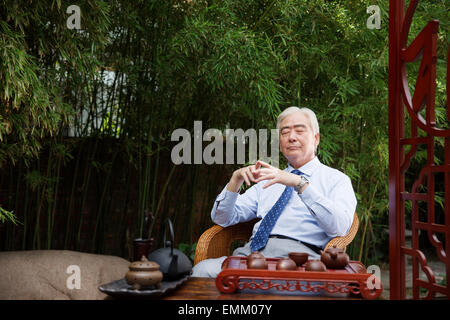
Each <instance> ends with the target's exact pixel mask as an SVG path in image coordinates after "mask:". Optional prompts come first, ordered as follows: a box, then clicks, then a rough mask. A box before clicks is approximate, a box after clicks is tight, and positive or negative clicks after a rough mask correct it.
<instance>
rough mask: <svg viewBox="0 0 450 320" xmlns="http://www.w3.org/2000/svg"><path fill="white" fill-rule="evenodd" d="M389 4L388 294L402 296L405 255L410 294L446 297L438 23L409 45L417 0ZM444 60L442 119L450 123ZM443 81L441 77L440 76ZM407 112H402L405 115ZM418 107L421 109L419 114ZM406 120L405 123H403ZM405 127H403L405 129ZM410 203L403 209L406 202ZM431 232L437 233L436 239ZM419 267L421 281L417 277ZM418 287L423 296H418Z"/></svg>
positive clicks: (444, 134)
mask: <svg viewBox="0 0 450 320" xmlns="http://www.w3.org/2000/svg"><path fill="white" fill-rule="evenodd" d="M389 2H390V5H389V252H390V253H389V259H390V298H391V299H404V298H405V297H406V289H405V280H406V279H405V277H406V271H405V270H406V269H405V268H406V265H405V260H406V257H410V258H411V261H412V297H413V298H414V299H419V298H433V297H434V296H435V295H436V293H438V292H439V293H441V294H443V295H446V297H447V298H448V299H450V288H449V285H448V279H449V277H450V130H448V129H447V130H443V129H439V128H437V127H436V121H435V108H434V104H435V88H436V62H437V57H436V43H437V33H438V26H439V21H437V20H433V21H430V22H429V23H428V24H427V25H426V26H425V27H424V28H423V29H422V31H421V32H420V33H419V34H418V35H417V37H416V38H415V39H414V40H413V41H412V42H411V43H410V44H408V43H407V42H408V34H409V30H410V26H411V21H412V19H413V16H414V12H415V10H416V8H417V4H418V2H419V0H411V1H410V2H409V6H408V8H407V10H406V12H405V2H404V0H390V1H389ZM418 59H420V67H419V74H418V75H417V79H416V84H415V89H414V92H413V94H412V96H411V93H410V91H409V87H408V78H407V76H406V75H407V73H406V68H407V64H408V63H410V62H414V61H417V60H418ZM449 74H450V67H449V65H448V64H447V114H446V115H447V119H448V120H449V121H450V106H449V100H450V99H449V95H450V90H449V82H450V76H449ZM442 80H443V79H442ZM405 110H406V112H407V113H406V114H405ZM421 111H422V112H421ZM406 121H408V122H406ZM406 128H407V130H406ZM407 131H408V132H407ZM438 137H441V138H440V139H444V159H441V164H439V165H438V164H436V161H435V142H436V139H437V138H438ZM419 147H420V148H425V149H426V152H427V159H426V163H425V164H424V165H423V166H422V168H421V170H420V173H419V176H418V177H417V178H416V179H415V182H414V183H413V185H412V187H410V188H408V189H406V188H405V173H407V170H408V168H409V166H410V162H411V160H412V158H413V157H414V156H415V155H416V153H417V150H418V148H419ZM437 177H439V178H438V179H441V180H442V179H443V185H444V191H443V198H444V210H443V211H444V214H443V215H444V216H445V220H444V222H443V223H442V221H441V220H442V219H440V220H439V221H437V219H436V201H435V193H436V190H435V184H436V179H437ZM407 201H410V204H411V206H410V207H409V206H408V209H407V210H405V204H406V202H407ZM421 203H422V204H425V205H426V217H425V218H423V217H419V205H420V204H421ZM405 215H406V217H407V218H408V219H410V221H411V231H412V235H411V237H412V238H411V243H410V245H407V244H405ZM419 232H426V234H427V236H428V240H429V242H430V243H431V244H432V245H433V247H434V249H435V251H436V255H437V257H438V258H439V260H440V261H441V262H442V263H443V264H445V269H446V279H447V282H446V284H445V283H444V284H442V283H437V281H436V278H435V275H434V273H433V270H432V269H431V268H430V266H428V265H427V259H426V257H425V255H424V253H423V252H422V251H421V249H420V248H419ZM436 234H441V235H443V237H444V239H445V240H444V241H440V240H439V239H438V237H437V236H436ZM420 270H421V271H422V272H423V273H424V274H425V275H426V280H424V279H423V278H422V279H420V278H419V272H420ZM420 288H425V289H426V290H427V295H426V296H425V297H423V296H422V295H421V294H420Z"/></svg>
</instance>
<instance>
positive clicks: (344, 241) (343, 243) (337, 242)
mask: <svg viewBox="0 0 450 320" xmlns="http://www.w3.org/2000/svg"><path fill="white" fill-rule="evenodd" d="M358 227H359V218H358V215H357V214H356V212H355V215H354V216H353V222H352V225H351V226H350V230H349V231H348V233H347V234H346V235H345V236H342V237H335V238H333V239H331V240H330V241H329V242H328V243H327V245H326V246H325V248H324V251H325V250H326V249H328V248H332V247H336V248H341V249H344V250H345V248H346V247H347V245H349V244H350V243H351V242H352V241H353V239H354V238H355V236H356V233H357V232H358Z"/></svg>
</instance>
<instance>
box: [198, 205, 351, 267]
mask: <svg viewBox="0 0 450 320" xmlns="http://www.w3.org/2000/svg"><path fill="white" fill-rule="evenodd" d="M257 221H258V220H256V219H255V220H252V221H248V222H244V223H239V224H236V225H233V226H229V227H226V228H223V227H221V226H218V225H214V226H212V227H211V228H209V229H208V230H206V231H205V232H204V233H203V234H202V235H201V236H200V239H199V240H198V242H197V247H196V249H195V258H194V264H197V263H199V262H200V261H202V260H205V259H209V258H218V257H222V256H228V255H230V249H231V244H232V243H233V242H234V241H237V240H244V241H248V239H249V238H250V235H251V234H252V229H253V225H254V224H255V223H256V222H257ZM358 227H359V219H358V215H357V214H356V213H355V215H354V218H353V222H352V225H351V227H350V230H349V231H348V233H347V234H346V235H345V236H343V237H336V238H333V239H331V240H330V241H329V242H328V243H327V245H326V246H325V249H327V248H330V247H333V246H336V247H337V248H342V249H344V250H345V248H346V247H347V245H348V244H349V243H351V242H352V241H353V238H354V237H355V235H356V233H357V232H358Z"/></svg>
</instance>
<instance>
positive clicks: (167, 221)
mask: <svg viewBox="0 0 450 320" xmlns="http://www.w3.org/2000/svg"><path fill="white" fill-rule="evenodd" d="M166 224H167V225H168V226H169V232H170V241H168V242H170V255H171V256H172V255H173V243H174V235H173V225H172V221H170V219H169V218H167V219H166ZM166 231H167V226H166V228H165V229H164V248H165V247H166Z"/></svg>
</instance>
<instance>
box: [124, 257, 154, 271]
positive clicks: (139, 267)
mask: <svg viewBox="0 0 450 320" xmlns="http://www.w3.org/2000/svg"><path fill="white" fill-rule="evenodd" d="M129 268H130V270H132V271H157V270H159V264H157V263H156V262H154V261H148V260H147V258H146V257H145V256H142V258H141V260H140V261H134V262H133V263H132V264H130V266H129Z"/></svg>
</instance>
